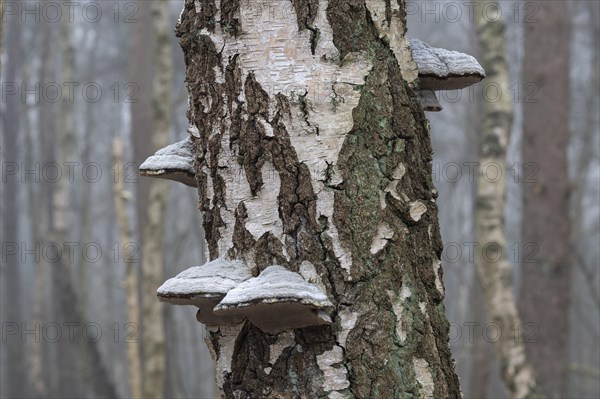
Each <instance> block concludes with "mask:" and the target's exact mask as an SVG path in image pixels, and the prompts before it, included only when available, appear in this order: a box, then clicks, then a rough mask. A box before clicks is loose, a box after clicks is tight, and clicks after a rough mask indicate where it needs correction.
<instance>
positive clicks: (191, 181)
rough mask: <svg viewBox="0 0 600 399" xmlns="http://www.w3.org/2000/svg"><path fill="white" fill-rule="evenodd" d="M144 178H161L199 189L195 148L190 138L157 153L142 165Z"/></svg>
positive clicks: (141, 170) (141, 171)
mask: <svg viewBox="0 0 600 399" xmlns="http://www.w3.org/2000/svg"><path fill="white" fill-rule="evenodd" d="M140 174H141V175H142V176H150V177H160V178H163V179H168V180H173V181H176V182H180V183H183V184H185V185H188V186H191V187H197V183H196V177H195V176H196V169H195V168H194V147H193V143H192V140H191V138H190V137H187V138H186V139H185V140H181V141H178V142H177V143H174V144H171V145H168V146H166V147H164V148H161V149H160V150H158V151H156V153H155V154H154V155H152V156H151V157H149V158H148V159H146V160H145V161H144V163H142V165H140Z"/></svg>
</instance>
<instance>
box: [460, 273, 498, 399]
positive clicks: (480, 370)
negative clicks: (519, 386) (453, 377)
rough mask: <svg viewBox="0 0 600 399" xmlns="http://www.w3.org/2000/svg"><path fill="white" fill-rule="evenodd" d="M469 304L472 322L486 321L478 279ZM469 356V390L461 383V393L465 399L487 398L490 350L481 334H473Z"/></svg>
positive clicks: (473, 286)
mask: <svg viewBox="0 0 600 399" xmlns="http://www.w3.org/2000/svg"><path fill="white" fill-rule="evenodd" d="M469 303H471V304H472V306H471V307H470V308H471V311H472V315H473V319H472V320H473V321H475V320H486V319H487V317H488V316H487V312H486V311H485V306H484V303H485V300H484V295H483V289H482V287H481V282H480V281H479V279H478V278H476V279H474V281H473V285H472V287H471V298H470V300H469ZM470 349H471V350H470V351H469V352H468V353H469V354H470V355H471V358H470V361H471V374H470V376H469V388H468V391H467V389H466V388H465V384H464V383H463V391H465V398H473V399H475V398H485V397H486V396H487V392H488V388H489V383H490V373H491V369H492V365H493V363H492V361H493V360H494V359H493V358H492V352H491V350H490V344H489V343H488V342H487V340H485V339H484V336H483V334H474V337H473V343H472V344H471V345H470Z"/></svg>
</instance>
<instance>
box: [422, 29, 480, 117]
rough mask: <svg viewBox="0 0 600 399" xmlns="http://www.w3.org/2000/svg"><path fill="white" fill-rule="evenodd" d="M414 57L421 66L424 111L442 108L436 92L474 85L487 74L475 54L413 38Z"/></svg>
mask: <svg viewBox="0 0 600 399" xmlns="http://www.w3.org/2000/svg"><path fill="white" fill-rule="evenodd" d="M410 47H411V49H412V54H413V59H414V61H415V63H416V64H417V69H418V70H419V82H420V87H419V90H420V93H419V99H420V100H421V105H422V106H423V109H424V110H425V111H441V110H442V107H441V105H440V104H439V102H438V100H437V97H436V96H435V93H434V92H433V91H434V90H435V91H438V90H456V89H464V88H465V87H468V86H471V85H474V84H475V83H478V82H480V81H481V80H482V79H483V78H485V71H484V69H483V68H482V67H481V65H479V62H477V60H476V59H475V57H473V56H471V55H468V54H464V53H461V52H458V51H451V50H446V49H443V48H437V47H432V46H430V45H429V44H427V43H425V42H422V41H421V40H419V39H410Z"/></svg>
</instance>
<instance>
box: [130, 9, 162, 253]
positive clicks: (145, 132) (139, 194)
mask: <svg viewBox="0 0 600 399" xmlns="http://www.w3.org/2000/svg"><path fill="white" fill-rule="evenodd" d="M152 3H154V2H153V1H144V0H138V1H137V5H138V7H139V17H137V19H138V20H139V21H140V22H139V23H137V24H135V29H134V31H135V32H134V39H133V48H132V50H131V72H130V76H131V82H132V83H133V84H134V85H135V88H136V89H138V90H139V91H138V93H137V94H136V96H135V97H134V98H135V100H137V101H136V102H134V103H132V104H131V132H132V136H133V162H134V163H135V164H136V165H137V166H139V165H141V164H142V162H144V160H145V159H146V158H147V157H148V154H151V153H152V151H153V146H152V140H150V137H151V136H152V115H153V104H152V102H153V90H152V82H153V76H154V50H155V45H156V35H155V32H154V29H153V27H154V24H152V23H151V21H152V13H151V10H150V8H151V4H152ZM142 21H143V22H142ZM149 189H150V186H149V182H148V179H138V180H137V183H136V196H135V198H136V221H137V224H136V228H137V231H139V232H140V234H139V237H138V243H137V245H138V246H139V248H142V246H143V241H144V239H143V232H144V226H145V221H146V212H147V205H148V193H149ZM140 261H141V262H142V263H141V264H142V265H143V261H144V259H143V254H142V257H141V259H140Z"/></svg>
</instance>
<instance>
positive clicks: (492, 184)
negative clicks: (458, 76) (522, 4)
mask: <svg viewBox="0 0 600 399" xmlns="http://www.w3.org/2000/svg"><path fill="white" fill-rule="evenodd" d="M486 4H488V3H486V2H478V3H476V6H475V18H476V25H477V31H478V32H477V33H478V39H479V50H480V58H481V65H482V66H483V68H484V69H485V71H486V74H487V78H486V79H487V82H488V84H494V85H496V87H498V90H499V91H500V93H503V95H502V96H500V97H499V99H498V100H497V101H490V100H486V99H484V101H483V102H482V112H481V115H482V123H481V135H480V139H479V162H480V173H479V174H478V181H477V201H476V204H477V205H476V206H477V209H476V213H475V236H476V240H477V243H478V247H477V250H476V251H475V268H476V271H477V277H478V279H479V281H480V282H481V285H482V287H483V292H484V296H485V301H486V307H487V311H488V314H489V317H490V319H491V322H492V323H494V324H495V325H496V326H497V328H498V329H499V331H500V336H499V339H498V340H497V341H496V344H495V346H496V353H497V356H498V360H499V363H500V369H501V371H502V380H503V381H504V384H505V386H506V389H507V392H508V395H509V397H511V398H530V397H534V396H535V395H536V385H535V379H534V375H533V370H532V368H531V365H530V364H529V363H528V361H527V358H526V356H525V346H524V344H523V342H522V340H521V339H515V337H514V334H513V333H512V331H513V330H514V329H515V327H516V328H522V325H523V324H522V323H521V320H520V318H519V314H518V311H517V302H516V299H515V295H514V285H513V275H512V273H513V272H512V265H511V263H510V261H509V259H508V257H507V247H506V237H505V235H504V208H505V206H506V148H507V145H508V140H509V137H510V129H511V125H512V115H513V109H512V103H511V101H512V98H511V96H510V95H508V93H510V89H509V78H508V64H507V59H506V55H507V52H506V36H505V26H504V23H503V22H502V21H501V20H490V19H489V18H486V17H484V15H485V13H484V9H485V7H486Z"/></svg>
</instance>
